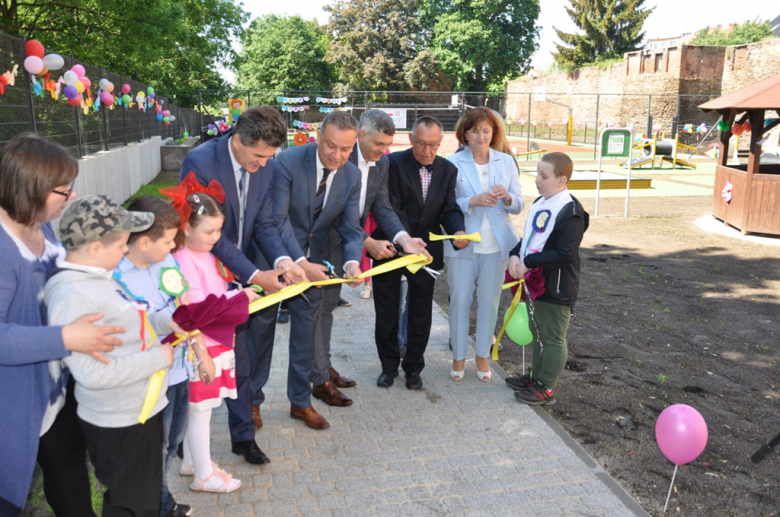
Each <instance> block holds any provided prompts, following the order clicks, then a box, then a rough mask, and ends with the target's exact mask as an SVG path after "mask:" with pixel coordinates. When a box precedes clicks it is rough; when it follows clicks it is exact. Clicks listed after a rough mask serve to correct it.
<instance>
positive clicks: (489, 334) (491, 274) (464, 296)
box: [447, 251, 508, 361]
mask: <svg viewBox="0 0 780 517" xmlns="http://www.w3.org/2000/svg"><path fill="white" fill-rule="evenodd" d="M507 262H508V261H506V260H501V252H500V251H497V252H495V253H475V254H474V258H473V259H462V258H457V257H447V285H449V287H450V314H449V318H450V336H451V337H452V358H453V360H455V361H460V360H462V359H465V358H466V351H467V350H468V347H469V323H470V315H471V305H472V303H473V301H474V283H475V282H476V284H477V334H476V339H475V341H474V343H475V348H476V350H477V355H478V356H479V357H488V355H489V354H490V345H491V344H492V343H493V333H494V332H495V331H496V320H497V319H498V304H499V302H500V301H501V284H502V283H503V280H504V271H505V270H506V264H507Z"/></svg>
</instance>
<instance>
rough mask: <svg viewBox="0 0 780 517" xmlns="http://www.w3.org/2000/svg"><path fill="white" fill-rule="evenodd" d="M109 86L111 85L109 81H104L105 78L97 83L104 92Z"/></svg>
mask: <svg viewBox="0 0 780 517" xmlns="http://www.w3.org/2000/svg"><path fill="white" fill-rule="evenodd" d="M65 73H66V74H67V72H65ZM110 84H111V81H109V80H108V79H105V78H103V79H101V80H100V82H99V83H98V85H99V86H100V89H101V90H103V91H104V92H107V91H108V86H109V85H110Z"/></svg>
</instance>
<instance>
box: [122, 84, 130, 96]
mask: <svg viewBox="0 0 780 517" xmlns="http://www.w3.org/2000/svg"><path fill="white" fill-rule="evenodd" d="M128 93H130V85H129V84H123V85H122V94H123V95H127V94H128Z"/></svg>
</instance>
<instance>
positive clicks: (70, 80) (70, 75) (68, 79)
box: [62, 70, 79, 86]
mask: <svg viewBox="0 0 780 517" xmlns="http://www.w3.org/2000/svg"><path fill="white" fill-rule="evenodd" d="M62 80H63V81H65V84H69V85H71V86H76V83H77V82H79V76H78V75H76V72H74V71H73V70H68V71H67V72H65V73H64V74H63V76H62Z"/></svg>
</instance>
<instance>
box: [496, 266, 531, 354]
mask: <svg viewBox="0 0 780 517" xmlns="http://www.w3.org/2000/svg"><path fill="white" fill-rule="evenodd" d="M523 282H525V280H523V279H521V280H518V281H516V282H509V283H506V284H504V285H502V286H501V289H508V288H510V287H512V286H515V285H518V284H522V283H523ZM522 296H523V290H522V289H518V290H517V292H516V293H515V297H514V298H512V303H511V304H510V305H509V309H507V315H506V317H505V318H504V324H503V325H501V331H499V333H498V337H496V345H495V346H494V347H493V356H492V357H493V360H494V361H498V345H499V344H500V343H501V338H502V337H504V332H505V331H506V326H507V325H508V324H509V321H510V320H511V319H512V316H513V315H514V314H515V309H517V305H518V304H519V303H520V298H521V297H522Z"/></svg>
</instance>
